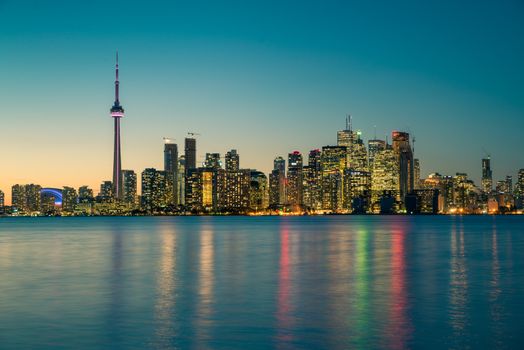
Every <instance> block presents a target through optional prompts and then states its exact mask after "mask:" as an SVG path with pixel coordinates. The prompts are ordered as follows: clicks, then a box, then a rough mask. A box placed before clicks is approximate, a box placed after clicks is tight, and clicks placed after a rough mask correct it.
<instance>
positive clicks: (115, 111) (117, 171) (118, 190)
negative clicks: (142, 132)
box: [111, 52, 124, 199]
mask: <svg viewBox="0 0 524 350" xmlns="http://www.w3.org/2000/svg"><path fill="white" fill-rule="evenodd" d="M115 71H116V79H115V103H114V104H113V107H111V117H113V119H114V120H115V151H114V156H113V195H114V197H115V199H121V198H122V157H121V153H120V118H122V117H123V116H124V108H123V107H122V106H121V105H120V100H119V95H118V93H119V91H118V84H119V82H118V52H117V53H116V69H115Z"/></svg>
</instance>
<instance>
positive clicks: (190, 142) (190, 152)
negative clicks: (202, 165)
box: [184, 137, 197, 174]
mask: <svg viewBox="0 0 524 350" xmlns="http://www.w3.org/2000/svg"><path fill="white" fill-rule="evenodd" d="M184 155H185V160H186V174H187V173H188V172H189V171H190V170H191V169H196V167H197V166H196V139H195V138H192V137H190V138H186V139H185V147H184Z"/></svg>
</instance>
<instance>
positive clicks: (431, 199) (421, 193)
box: [406, 189, 439, 214]
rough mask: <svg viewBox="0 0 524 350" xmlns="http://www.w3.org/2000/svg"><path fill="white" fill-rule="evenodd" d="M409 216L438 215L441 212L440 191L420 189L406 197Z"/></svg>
mask: <svg viewBox="0 0 524 350" xmlns="http://www.w3.org/2000/svg"><path fill="white" fill-rule="evenodd" d="M406 212H407V213H408V214H437V213H438V212H439V190H438V189H418V190H414V191H413V192H411V193H410V194H408V195H406Z"/></svg>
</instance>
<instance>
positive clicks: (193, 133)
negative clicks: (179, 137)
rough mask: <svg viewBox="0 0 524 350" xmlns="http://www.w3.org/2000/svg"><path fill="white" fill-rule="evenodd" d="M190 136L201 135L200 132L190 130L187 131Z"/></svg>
mask: <svg viewBox="0 0 524 350" xmlns="http://www.w3.org/2000/svg"><path fill="white" fill-rule="evenodd" d="M187 134H188V135H189V136H191V137H193V136H200V134H199V133H196V132H188V133H187Z"/></svg>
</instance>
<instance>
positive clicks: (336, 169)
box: [320, 146, 347, 211]
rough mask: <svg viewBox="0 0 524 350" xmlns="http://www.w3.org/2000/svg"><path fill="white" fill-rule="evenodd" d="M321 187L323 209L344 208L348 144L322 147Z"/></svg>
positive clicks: (337, 209) (336, 209) (335, 209)
mask: <svg viewBox="0 0 524 350" xmlns="http://www.w3.org/2000/svg"><path fill="white" fill-rule="evenodd" d="M320 163H321V187H322V209H323V210H328V211H339V210H342V209H343V198H344V196H343V195H344V188H343V172H344V169H346V168H347V147H346V146H324V147H322V155H321V158H320Z"/></svg>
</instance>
